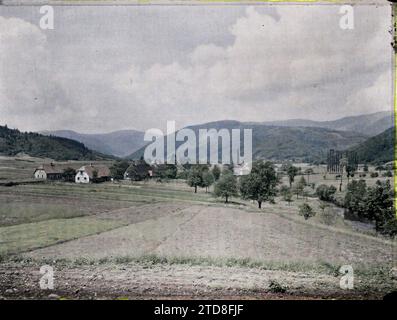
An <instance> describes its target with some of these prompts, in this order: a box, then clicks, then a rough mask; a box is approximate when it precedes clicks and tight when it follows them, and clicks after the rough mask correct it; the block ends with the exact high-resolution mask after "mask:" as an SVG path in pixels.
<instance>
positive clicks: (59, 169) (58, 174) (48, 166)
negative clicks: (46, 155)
mask: <svg viewBox="0 0 397 320" xmlns="http://www.w3.org/2000/svg"><path fill="white" fill-rule="evenodd" d="M69 169H73V170H76V166H75V165H73V164H68V163H53V162H51V163H45V164H42V165H41V166H40V167H38V168H36V169H35V171H34V173H33V174H34V177H35V179H43V180H64V179H65V175H64V172H65V171H66V170H69Z"/></svg>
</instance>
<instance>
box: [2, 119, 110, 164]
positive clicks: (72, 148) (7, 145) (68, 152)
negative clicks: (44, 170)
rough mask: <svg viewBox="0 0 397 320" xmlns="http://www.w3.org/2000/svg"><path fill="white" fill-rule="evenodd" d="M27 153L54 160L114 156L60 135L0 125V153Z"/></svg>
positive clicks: (97, 158) (107, 157) (93, 158)
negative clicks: (47, 134) (45, 134)
mask: <svg viewBox="0 0 397 320" xmlns="http://www.w3.org/2000/svg"><path fill="white" fill-rule="evenodd" d="M18 153H25V154H28V155H29V156H32V157H45V158H51V159H54V160H102V159H109V158H114V157H112V156H107V155H104V154H100V153H98V152H95V151H92V150H90V149H88V148H87V147H86V146H84V144H82V143H80V142H77V141H74V140H71V139H67V138H60V137H52V136H44V135H41V134H39V133H33V132H20V131H19V130H17V129H9V128H8V127H7V126H0V154H3V155H9V156H14V155H17V154H18Z"/></svg>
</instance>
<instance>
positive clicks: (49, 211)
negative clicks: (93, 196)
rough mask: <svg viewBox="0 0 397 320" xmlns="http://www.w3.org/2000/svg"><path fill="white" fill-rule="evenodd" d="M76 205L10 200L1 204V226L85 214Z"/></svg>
mask: <svg viewBox="0 0 397 320" xmlns="http://www.w3.org/2000/svg"><path fill="white" fill-rule="evenodd" d="M83 215H84V213H83V212H82V211H81V210H79V209H76V206H74V205H62V204H59V203H58V204H51V203H34V202H30V203H26V202H10V203H2V204H1V206H0V226H7V225H15V224H21V223H30V222H38V221H44V220H50V219H68V218H75V217H80V216H83Z"/></svg>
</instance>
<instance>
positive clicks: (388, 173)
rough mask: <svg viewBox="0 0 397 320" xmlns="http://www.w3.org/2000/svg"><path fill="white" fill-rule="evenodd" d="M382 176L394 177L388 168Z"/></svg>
mask: <svg viewBox="0 0 397 320" xmlns="http://www.w3.org/2000/svg"><path fill="white" fill-rule="evenodd" d="M382 177H388V178H391V177H393V173H392V172H391V171H390V170H388V171H386V172H385V173H383V174H382Z"/></svg>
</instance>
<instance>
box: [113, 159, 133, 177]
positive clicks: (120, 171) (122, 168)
mask: <svg viewBox="0 0 397 320" xmlns="http://www.w3.org/2000/svg"><path fill="white" fill-rule="evenodd" d="M129 166H130V164H129V163H128V161H126V160H119V161H116V162H115V163H114V164H113V165H112V166H111V167H110V175H111V176H112V178H113V179H116V180H121V179H123V178H124V173H125V172H126V171H127V169H128V167H129Z"/></svg>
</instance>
